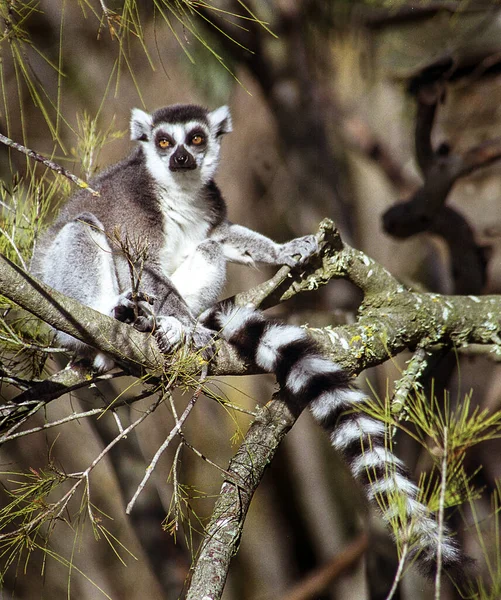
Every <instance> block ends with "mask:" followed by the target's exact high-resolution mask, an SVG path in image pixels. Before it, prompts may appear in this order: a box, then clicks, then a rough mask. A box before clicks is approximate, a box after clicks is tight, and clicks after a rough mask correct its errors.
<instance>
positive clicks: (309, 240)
mask: <svg viewBox="0 0 501 600" xmlns="http://www.w3.org/2000/svg"><path fill="white" fill-rule="evenodd" d="M317 252H318V242H317V238H316V237H315V236H314V235H305V236H303V237H299V238H296V239H294V240H291V241H290V242H285V244H282V245H281V247H280V251H279V253H278V258H277V262H279V263H281V264H283V265H287V266H289V267H295V266H297V265H303V264H304V263H306V262H307V261H308V260H309V259H310V258H311V257H312V256H313V255H314V254H316V253H317Z"/></svg>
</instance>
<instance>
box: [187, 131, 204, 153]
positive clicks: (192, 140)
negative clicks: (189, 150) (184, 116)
mask: <svg viewBox="0 0 501 600" xmlns="http://www.w3.org/2000/svg"><path fill="white" fill-rule="evenodd" d="M185 144H186V145H187V146H195V147H199V148H203V147H204V146H205V145H206V144H207V133H206V132H205V131H204V130H203V129H202V128H201V127H195V128H193V129H192V130H191V131H189V132H188V133H187V134H186V140H185Z"/></svg>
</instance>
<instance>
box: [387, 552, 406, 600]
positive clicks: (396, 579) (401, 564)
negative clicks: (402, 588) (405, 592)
mask: <svg viewBox="0 0 501 600" xmlns="http://www.w3.org/2000/svg"><path fill="white" fill-rule="evenodd" d="M408 552H409V544H408V542H405V543H404V545H403V547H402V554H401V555H400V560H399V561H398V569H397V572H396V573H395V577H394V579H393V585H392V586H391V590H390V591H389V592H388V595H387V596H386V600H391V599H392V598H393V596H394V595H395V593H396V591H397V588H398V584H399V583H400V580H401V579H402V574H403V572H404V566H405V562H406V560H407V554H408Z"/></svg>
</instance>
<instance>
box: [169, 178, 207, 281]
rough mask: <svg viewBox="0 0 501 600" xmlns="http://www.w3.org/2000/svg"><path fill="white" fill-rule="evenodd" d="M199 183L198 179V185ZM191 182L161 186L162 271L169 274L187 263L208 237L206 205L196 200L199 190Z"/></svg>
mask: <svg viewBox="0 0 501 600" xmlns="http://www.w3.org/2000/svg"><path fill="white" fill-rule="evenodd" d="M199 186H200V182H197V187H199ZM192 187H193V186H191V185H189V184H188V185H183V186H182V187H181V186H178V185H170V186H169V187H168V188H166V187H164V186H162V187H161V188H160V194H159V200H160V206H161V210H162V214H163V218H164V246H163V248H162V249H161V251H160V255H161V265H162V270H163V271H164V273H165V274H166V275H168V276H171V275H172V273H174V271H175V270H176V269H177V268H178V267H179V265H180V264H181V263H182V262H184V260H185V259H186V257H187V256H188V255H189V254H191V253H192V252H193V251H194V250H195V248H196V246H198V244H200V242H202V241H204V240H205V239H207V236H208V232H209V227H210V225H209V222H208V221H207V220H206V214H205V212H204V210H203V207H202V206H200V205H198V204H197V202H196V201H195V202H194V200H193V199H194V197H195V198H196V196H197V194H196V192H197V190H196V189H195V190H194V192H195V193H194V194H193V191H192V189H191V188H192Z"/></svg>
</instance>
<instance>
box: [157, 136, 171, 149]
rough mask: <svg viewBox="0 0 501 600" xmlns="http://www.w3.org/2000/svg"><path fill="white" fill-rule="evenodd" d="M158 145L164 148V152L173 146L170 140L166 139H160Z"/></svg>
mask: <svg viewBox="0 0 501 600" xmlns="http://www.w3.org/2000/svg"><path fill="white" fill-rule="evenodd" d="M158 145H159V146H160V148H162V150H165V148H169V146H170V145H171V144H170V142H169V140H167V139H165V138H160V139H159V140H158Z"/></svg>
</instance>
